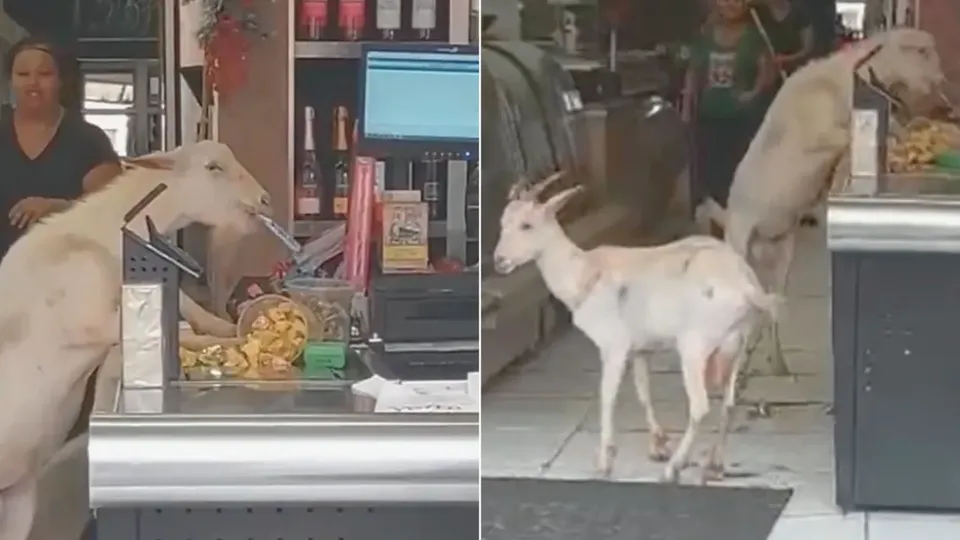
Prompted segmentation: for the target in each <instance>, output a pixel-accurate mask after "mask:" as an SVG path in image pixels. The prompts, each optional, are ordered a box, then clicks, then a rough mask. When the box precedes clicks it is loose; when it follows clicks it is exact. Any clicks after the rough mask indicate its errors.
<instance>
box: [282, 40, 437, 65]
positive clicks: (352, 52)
mask: <svg viewBox="0 0 960 540" xmlns="http://www.w3.org/2000/svg"><path fill="white" fill-rule="evenodd" d="M366 43H378V42H376V41H303V40H298V41H296V42H295V43H294V46H293V54H294V57H295V58H296V59H297V60H324V59H358V58H360V51H361V49H363V46H364V44H366ZM394 43H405V42H394ZM410 43H429V42H425V41H417V42H410Z"/></svg>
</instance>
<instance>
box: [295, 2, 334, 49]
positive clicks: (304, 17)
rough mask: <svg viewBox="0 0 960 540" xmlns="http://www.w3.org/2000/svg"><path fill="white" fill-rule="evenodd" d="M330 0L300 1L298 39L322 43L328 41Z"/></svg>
mask: <svg viewBox="0 0 960 540" xmlns="http://www.w3.org/2000/svg"><path fill="white" fill-rule="evenodd" d="M329 8H330V4H329V0H300V17H299V23H298V25H297V27H298V31H299V32H298V33H299V35H298V36H297V39H299V40H304V41H320V40H324V39H328V38H329V36H327V21H328V13H329Z"/></svg>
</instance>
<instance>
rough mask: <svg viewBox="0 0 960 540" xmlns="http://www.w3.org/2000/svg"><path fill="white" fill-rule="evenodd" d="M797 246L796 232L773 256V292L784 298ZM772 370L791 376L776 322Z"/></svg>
mask: <svg viewBox="0 0 960 540" xmlns="http://www.w3.org/2000/svg"><path fill="white" fill-rule="evenodd" d="M795 246H796V231H791V232H789V233H787V234H786V235H785V236H784V237H783V238H781V239H780V240H779V241H778V242H777V243H776V249H775V250H773V252H772V253H771V255H773V259H772V260H771V263H772V264H771V267H770V271H771V278H772V279H771V283H770V287H771V292H773V293H775V294H777V295H779V296H781V297H783V296H784V295H785V294H786V291H787V279H788V278H789V276H790V266H791V265H792V264H793V255H794V248H795ZM769 338H770V341H769V346H770V348H771V350H770V356H769V359H768V361H769V362H770V368H771V370H772V372H773V374H774V375H777V376H780V377H785V376H788V375H790V368H789V367H788V366H787V362H786V360H785V359H784V357H783V347H782V345H781V343H780V325H779V323H777V322H776V321H771V323H770V334H769Z"/></svg>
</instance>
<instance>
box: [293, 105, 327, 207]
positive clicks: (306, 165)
mask: <svg viewBox="0 0 960 540" xmlns="http://www.w3.org/2000/svg"><path fill="white" fill-rule="evenodd" d="M313 120H314V110H313V107H306V108H304V115H303V163H302V164H301V166H300V183H299V185H297V190H296V191H297V217H298V218H300V219H318V218H319V216H320V183H321V175H320V166H319V165H318V163H317V148H316V144H315V143H314V140H313Z"/></svg>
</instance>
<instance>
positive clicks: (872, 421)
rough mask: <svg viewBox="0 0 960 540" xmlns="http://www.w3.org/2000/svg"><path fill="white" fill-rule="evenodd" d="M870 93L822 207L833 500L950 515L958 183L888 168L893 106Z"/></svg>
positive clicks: (956, 386) (957, 338)
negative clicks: (847, 168)
mask: <svg viewBox="0 0 960 540" xmlns="http://www.w3.org/2000/svg"><path fill="white" fill-rule="evenodd" d="M868 90H869V89H867V88H864V87H863V85H860V86H859V87H858V94H857V101H856V103H857V109H858V112H859V110H863V109H872V110H873V113H872V114H871V113H869V112H868V114H867V115H866V117H867V118H870V117H871V116H872V117H873V120H871V121H867V122H859V121H858V122H856V123H855V124H856V126H857V130H856V131H855V132H854V133H853V141H852V145H851V146H852V159H851V161H852V162H853V165H852V169H853V170H852V173H853V174H852V178H851V182H850V186H851V188H852V189H851V190H850V191H849V192H845V193H840V194H835V195H833V196H831V198H830V201H829V204H828V212H827V246H828V249H829V251H830V264H831V325H832V345H833V360H834V401H835V406H834V416H835V425H834V430H835V431H834V452H835V474H836V479H835V480H836V502H837V504H838V505H839V506H840V507H841V508H842V509H843V510H845V511H850V510H867V509H888V510H926V511H930V510H933V511H957V510H960V468H958V467H957V456H960V423H958V422H957V421H956V411H958V410H960V361H958V358H957V352H958V351H960V326H958V321H960V177H957V176H953V175H951V174H946V173H943V174H941V173H932V172H931V173H920V174H892V173H888V172H887V168H886V133H887V127H888V126H887V122H888V120H887V119H888V118H889V111H888V110H886V107H887V104H886V102H885V101H884V100H879V99H876V96H875V95H870V94H869V92H868ZM856 114H857V113H855V115H856ZM864 128H866V129H864Z"/></svg>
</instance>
